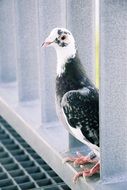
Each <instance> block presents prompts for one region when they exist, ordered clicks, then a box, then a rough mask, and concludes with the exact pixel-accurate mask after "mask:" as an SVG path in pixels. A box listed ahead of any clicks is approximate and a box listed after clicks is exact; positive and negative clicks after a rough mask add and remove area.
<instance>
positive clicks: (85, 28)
mask: <svg viewBox="0 0 127 190" xmlns="http://www.w3.org/2000/svg"><path fill="white" fill-rule="evenodd" d="M66 14H67V17H66V18H67V28H68V29H69V30H70V31H71V32H72V33H73V35H74V38H75V40H76V45H77V48H78V53H79V57H80V59H81V61H82V64H83V65H84V67H85V70H86V72H87V74H88V76H89V77H90V79H91V80H92V81H93V82H94V83H95V72H96V70H95V2H94V0H79V1H77V0H67V13H66ZM69 136H70V138H69V140H70V141H69V143H70V147H73V146H74V147H75V146H81V143H79V141H78V140H76V139H75V138H74V137H73V136H72V135H69Z"/></svg>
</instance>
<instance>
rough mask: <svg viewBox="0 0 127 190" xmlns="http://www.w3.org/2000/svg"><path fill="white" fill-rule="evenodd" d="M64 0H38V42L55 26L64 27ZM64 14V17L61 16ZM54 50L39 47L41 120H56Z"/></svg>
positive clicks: (55, 61) (41, 41)
mask: <svg viewBox="0 0 127 190" xmlns="http://www.w3.org/2000/svg"><path fill="white" fill-rule="evenodd" d="M64 12H65V0H61V1H58V0H54V1H53V3H52V0H46V1H45V0H39V35H40V36H39V43H40V45H41V44H42V43H43V41H44V40H45V38H46V37H47V36H48V35H49V33H50V31H51V30H52V29H53V28H55V27H65V19H66V17H65V14H64ZM63 16H64V17H63ZM56 63H57V60H56V52H55V50H54V49H53V48H52V47H51V48H47V49H44V48H40V77H41V88H40V90H41V100H42V121H43V122H50V121H53V120H56V111H55V97H54V95H55V76H56Z"/></svg>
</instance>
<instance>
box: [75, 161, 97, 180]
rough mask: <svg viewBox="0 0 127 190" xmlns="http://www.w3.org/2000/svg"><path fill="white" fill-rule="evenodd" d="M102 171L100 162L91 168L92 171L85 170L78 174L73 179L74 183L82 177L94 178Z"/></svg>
mask: <svg viewBox="0 0 127 190" xmlns="http://www.w3.org/2000/svg"><path fill="white" fill-rule="evenodd" d="M99 171H100V162H97V163H96V164H95V166H94V167H92V168H90V169H85V170H83V171H81V172H78V173H77V174H76V175H75V176H74V178H73V182H74V183H76V181H77V179H78V178H79V177H80V176H83V177H89V176H92V175H94V174H96V173H98V172H99Z"/></svg>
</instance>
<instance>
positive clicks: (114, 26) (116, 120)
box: [100, 0, 127, 182]
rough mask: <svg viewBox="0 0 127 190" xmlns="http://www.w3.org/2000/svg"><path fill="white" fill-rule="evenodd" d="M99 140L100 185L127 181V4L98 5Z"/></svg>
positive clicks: (108, 1)
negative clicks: (99, 70)
mask: <svg viewBox="0 0 127 190" xmlns="http://www.w3.org/2000/svg"><path fill="white" fill-rule="evenodd" d="M100 19H101V50H100V53H101V85H100V119H101V122H100V127H101V128H100V140H101V164H102V167H101V177H102V180H103V181H112V182H113V181H114V182H117V181H124V180H125V179H126V177H127V104H126V101H127V85H126V81H127V1H126V0H123V1H119V0H116V1H114V0H102V1H101V17H100Z"/></svg>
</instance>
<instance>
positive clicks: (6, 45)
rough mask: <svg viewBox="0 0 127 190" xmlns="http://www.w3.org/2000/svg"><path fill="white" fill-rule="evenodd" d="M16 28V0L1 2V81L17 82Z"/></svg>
mask: <svg viewBox="0 0 127 190" xmlns="http://www.w3.org/2000/svg"><path fill="white" fill-rule="evenodd" d="M16 60H17V57H16V28H15V14H14V0H11V1H9V0H1V1H0V81H1V82H4V83H8V82H13V81H15V80H16Z"/></svg>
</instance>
